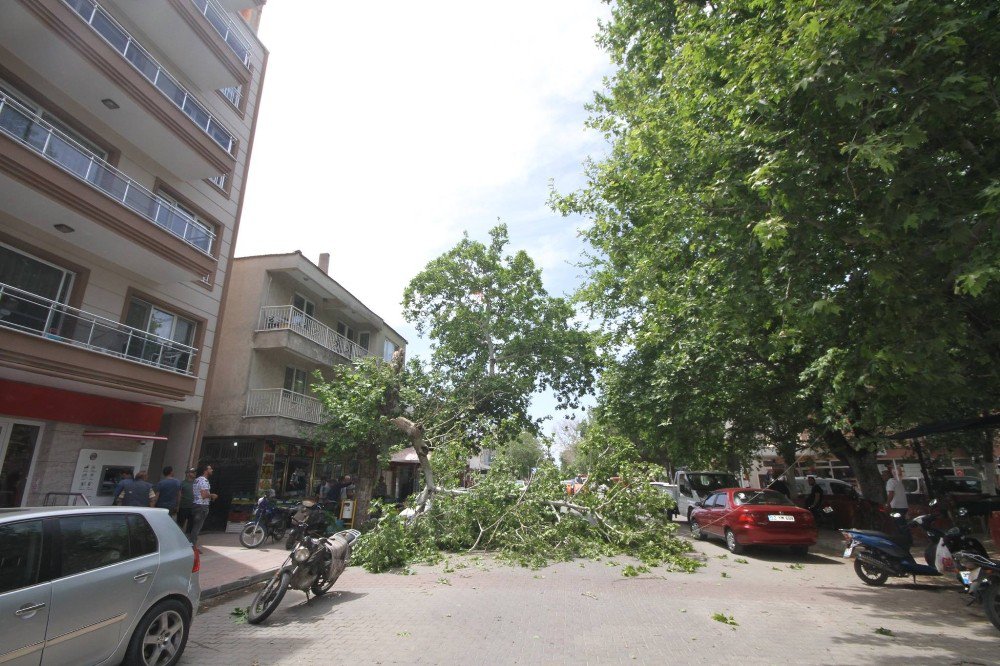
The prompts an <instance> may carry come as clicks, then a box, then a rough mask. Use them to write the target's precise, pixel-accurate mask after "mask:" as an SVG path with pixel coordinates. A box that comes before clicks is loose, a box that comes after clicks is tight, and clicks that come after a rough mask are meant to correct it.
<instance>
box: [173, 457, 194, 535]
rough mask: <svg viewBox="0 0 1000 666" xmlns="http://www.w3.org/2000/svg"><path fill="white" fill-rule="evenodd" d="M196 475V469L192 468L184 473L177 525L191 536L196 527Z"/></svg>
mask: <svg viewBox="0 0 1000 666" xmlns="http://www.w3.org/2000/svg"><path fill="white" fill-rule="evenodd" d="M194 475H195V469H194V467H192V468H191V469H189V470H188V471H187V472H185V473H184V480H183V481H181V487H180V500H179V502H180V503H179V504H178V506H177V525H178V526H179V527H180V528H181V530H182V531H183V532H184V533H185V534H191V527H192V526H193V525H194V521H193V520H192V518H193V516H194Z"/></svg>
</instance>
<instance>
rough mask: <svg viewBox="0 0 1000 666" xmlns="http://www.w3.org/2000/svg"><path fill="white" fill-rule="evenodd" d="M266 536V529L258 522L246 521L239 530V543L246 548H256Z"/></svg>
mask: <svg viewBox="0 0 1000 666" xmlns="http://www.w3.org/2000/svg"><path fill="white" fill-rule="evenodd" d="M265 538H267V530H265V529H264V526H263V525H261V524H260V523H247V524H246V525H244V526H243V531H242V532H240V543H241V544H243V545H244V546H245V547H246V548H257V547H259V546H260V545H261V544H262V543H264V539H265Z"/></svg>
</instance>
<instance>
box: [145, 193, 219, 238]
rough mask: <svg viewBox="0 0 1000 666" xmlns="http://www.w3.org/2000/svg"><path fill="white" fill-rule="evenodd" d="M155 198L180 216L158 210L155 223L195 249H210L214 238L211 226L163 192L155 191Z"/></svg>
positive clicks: (161, 209) (164, 210)
mask: <svg viewBox="0 0 1000 666" xmlns="http://www.w3.org/2000/svg"><path fill="white" fill-rule="evenodd" d="M156 196H158V197H160V198H161V199H163V200H164V201H166V202H167V203H168V204H170V205H171V206H173V207H174V208H175V209H177V210H178V211H179V212H180V213H181V214H180V216H178V215H171V214H170V211H169V210H167V209H166V208H165V207H161V208H158V209H157V212H156V218H157V219H156V221H157V222H158V223H160V224H161V225H162V226H164V227H166V228H167V229H169V230H170V231H171V232H173V233H174V234H175V235H177V236H180V237H181V238H183V239H184V240H186V241H188V242H189V243H191V244H193V245H195V246H196V247H200V248H202V249H208V248H211V247H212V239H213V238H214V237H215V231H213V229H212V225H211V224H209V223H208V222H205V221H204V220H203V219H201V218H200V217H198V214H197V213H195V212H194V211H193V210H191V209H190V208H189V207H188V206H185V205H184V204H182V203H181V202H180V201H178V200H177V199H175V198H174V197H172V196H170V195H169V194H167V193H166V192H164V191H163V190H159V191H157V193H156Z"/></svg>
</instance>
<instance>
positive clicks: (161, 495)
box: [153, 466, 181, 516]
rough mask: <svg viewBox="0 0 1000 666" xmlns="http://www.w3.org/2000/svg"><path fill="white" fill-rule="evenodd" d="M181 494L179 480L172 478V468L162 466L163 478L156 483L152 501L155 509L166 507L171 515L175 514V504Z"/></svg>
mask: <svg viewBox="0 0 1000 666" xmlns="http://www.w3.org/2000/svg"><path fill="white" fill-rule="evenodd" d="M180 496H181V482H180V481H178V480H177V479H175V478H174V468H173V467H169V466H168V467H164V468H163V478H162V479H160V482H159V483H157V484H156V502H154V503H153V506H155V507H156V508H157V509H166V510H167V511H169V512H170V515H171V516H174V515H176V514H177V505H178V503H179V501H180Z"/></svg>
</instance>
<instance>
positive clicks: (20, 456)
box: [0, 423, 41, 508]
mask: <svg viewBox="0 0 1000 666" xmlns="http://www.w3.org/2000/svg"><path fill="white" fill-rule="evenodd" d="M40 430H41V427H40V426H35V425H28V424H26V423H15V424H13V426H11V429H10V437H9V438H8V440H7V448H6V449H4V448H3V447H2V446H0V508H5V507H6V508H9V507H18V506H21V504H22V500H23V499H24V490H25V486H26V485H27V483H28V473H29V472H30V471H31V461H32V459H33V458H34V457H35V446H36V445H37V443H38V433H39V431H40ZM2 435H3V433H2V432H0V438H2ZM0 444H2V439H0Z"/></svg>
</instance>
